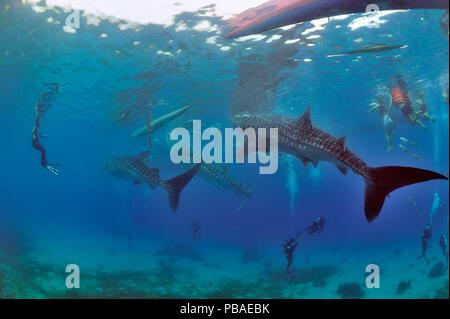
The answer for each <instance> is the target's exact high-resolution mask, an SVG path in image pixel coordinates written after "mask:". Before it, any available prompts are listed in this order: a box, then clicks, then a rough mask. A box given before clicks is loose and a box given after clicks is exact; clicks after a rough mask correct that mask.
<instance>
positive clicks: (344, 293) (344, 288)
mask: <svg viewBox="0 0 450 319" xmlns="http://www.w3.org/2000/svg"><path fill="white" fill-rule="evenodd" d="M337 294H338V295H339V296H340V297H341V298H342V299H362V298H364V290H362V288H361V285H360V284H358V283H356V282H351V283H346V284H342V285H339V287H338V289H337Z"/></svg>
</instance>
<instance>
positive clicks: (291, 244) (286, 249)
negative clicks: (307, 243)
mask: <svg viewBox="0 0 450 319" xmlns="http://www.w3.org/2000/svg"><path fill="white" fill-rule="evenodd" d="M297 246H298V243H297V241H296V240H295V238H291V239H289V240H285V241H283V244H282V245H281V247H283V253H284V254H285V255H286V258H287V262H288V264H287V267H286V273H287V274H289V269H290V268H291V265H292V262H293V261H294V251H295V249H296V248H297Z"/></svg>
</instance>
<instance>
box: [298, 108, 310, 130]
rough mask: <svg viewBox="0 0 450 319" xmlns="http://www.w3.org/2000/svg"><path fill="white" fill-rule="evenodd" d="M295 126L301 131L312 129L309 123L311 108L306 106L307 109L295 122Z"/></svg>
mask: <svg viewBox="0 0 450 319" xmlns="http://www.w3.org/2000/svg"><path fill="white" fill-rule="evenodd" d="M295 125H296V126H297V127H299V128H302V129H307V130H310V129H312V127H313V126H312V122H311V106H308V109H307V110H306V111H305V113H303V115H302V116H301V117H300V118H299V119H298V120H297V121H296V122H295Z"/></svg>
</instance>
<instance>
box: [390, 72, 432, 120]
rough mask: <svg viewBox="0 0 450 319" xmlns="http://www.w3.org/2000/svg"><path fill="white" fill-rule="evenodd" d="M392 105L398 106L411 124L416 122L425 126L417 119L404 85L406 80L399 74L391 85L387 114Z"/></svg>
mask: <svg viewBox="0 0 450 319" xmlns="http://www.w3.org/2000/svg"><path fill="white" fill-rule="evenodd" d="M392 106H395V107H396V108H398V109H399V110H400V112H402V114H403V115H404V116H405V117H406V118H407V119H408V121H409V123H411V124H412V125H415V124H418V125H420V126H421V127H422V128H424V129H426V128H427V127H426V126H425V125H424V124H423V123H422V122H421V121H420V120H419V119H418V116H417V114H416V112H415V111H414V108H413V107H412V106H411V100H410V98H409V94H408V87H407V85H406V82H405V81H403V80H402V78H401V77H400V76H399V75H397V76H396V81H395V84H393V85H391V96H390V101H389V107H388V114H390V113H391V109H392Z"/></svg>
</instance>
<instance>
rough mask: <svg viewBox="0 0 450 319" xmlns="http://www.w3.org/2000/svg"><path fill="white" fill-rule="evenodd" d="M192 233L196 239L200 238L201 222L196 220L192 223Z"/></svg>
mask: <svg viewBox="0 0 450 319" xmlns="http://www.w3.org/2000/svg"><path fill="white" fill-rule="evenodd" d="M192 235H193V238H194V240H200V223H199V222H195V223H193V224H192Z"/></svg>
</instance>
